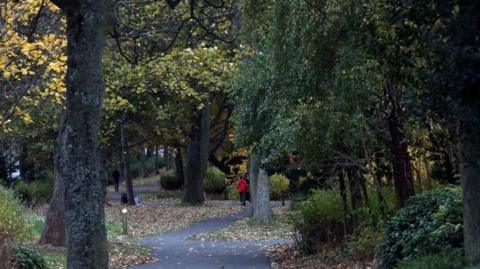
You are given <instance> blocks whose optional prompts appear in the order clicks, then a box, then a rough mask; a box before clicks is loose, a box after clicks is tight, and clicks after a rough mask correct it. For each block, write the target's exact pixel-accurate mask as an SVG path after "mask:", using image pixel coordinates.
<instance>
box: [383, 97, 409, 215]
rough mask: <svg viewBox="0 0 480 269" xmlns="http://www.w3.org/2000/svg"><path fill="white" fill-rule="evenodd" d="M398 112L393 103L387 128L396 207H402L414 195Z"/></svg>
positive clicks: (406, 147) (398, 109)
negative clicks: (391, 155)
mask: <svg viewBox="0 0 480 269" xmlns="http://www.w3.org/2000/svg"><path fill="white" fill-rule="evenodd" d="M400 113H401V110H400V108H399V105H398V104H394V105H393V108H392V111H391V113H390V116H389V118H388V128H389V131H390V136H391V138H392V144H391V150H392V154H393V158H394V159H393V179H394V184H395V192H396V195H397V207H398V208H401V207H403V206H404V205H405V202H406V201H407V199H408V198H409V197H411V196H413V195H415V190H414V188H413V176H412V166H411V163H410V154H409V153H408V145H407V139H406V137H405V130H404V128H403V124H402V120H401V118H400Z"/></svg>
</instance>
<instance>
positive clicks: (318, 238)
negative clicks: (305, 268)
mask: <svg viewBox="0 0 480 269" xmlns="http://www.w3.org/2000/svg"><path fill="white" fill-rule="evenodd" d="M297 209H298V212H296V213H294V214H293V215H292V217H291V220H292V222H293V227H294V230H295V232H296V234H297V235H299V238H297V241H298V242H297V243H298V245H299V249H300V250H301V251H302V252H303V253H314V252H315V251H316V244H317V243H319V242H325V241H327V240H329V241H330V240H331V241H335V240H337V241H338V240H341V239H343V237H344V225H343V208H342V202H341V198H340V195H339V191H338V190H337V189H327V190H315V191H313V192H312V194H311V195H310V196H309V197H308V198H307V199H306V200H305V201H302V202H298V203H297Z"/></svg>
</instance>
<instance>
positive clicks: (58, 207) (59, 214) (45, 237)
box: [38, 152, 65, 247]
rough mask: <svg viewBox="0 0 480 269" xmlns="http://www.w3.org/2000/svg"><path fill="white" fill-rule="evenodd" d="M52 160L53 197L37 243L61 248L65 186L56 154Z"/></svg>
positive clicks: (63, 230) (62, 241)
mask: <svg viewBox="0 0 480 269" xmlns="http://www.w3.org/2000/svg"><path fill="white" fill-rule="evenodd" d="M53 158H54V160H53V175H54V179H55V182H54V187H53V195H52V200H51V201H50V204H49V206H48V212H47V216H46V219H45V227H44V228H43V231H42V235H41V236H40V240H39V241H38V243H39V244H40V245H52V246H54V247H63V246H65V222H64V212H65V204H64V203H65V199H64V196H65V186H64V184H63V180H62V179H61V178H60V173H59V171H58V154H57V153H56V152H55V153H54V157H53Z"/></svg>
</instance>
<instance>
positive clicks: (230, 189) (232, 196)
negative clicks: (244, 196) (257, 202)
mask: <svg viewBox="0 0 480 269" xmlns="http://www.w3.org/2000/svg"><path fill="white" fill-rule="evenodd" d="M225 199H227V200H231V201H239V200H240V193H238V190H237V186H235V184H234V183H233V184H230V185H228V186H227V187H226V188H225Z"/></svg>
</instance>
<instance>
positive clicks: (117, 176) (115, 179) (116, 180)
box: [112, 170, 120, 192]
mask: <svg viewBox="0 0 480 269" xmlns="http://www.w3.org/2000/svg"><path fill="white" fill-rule="evenodd" d="M112 176H113V184H115V192H118V185H119V184H120V172H118V170H115V171H113V173H112Z"/></svg>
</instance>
